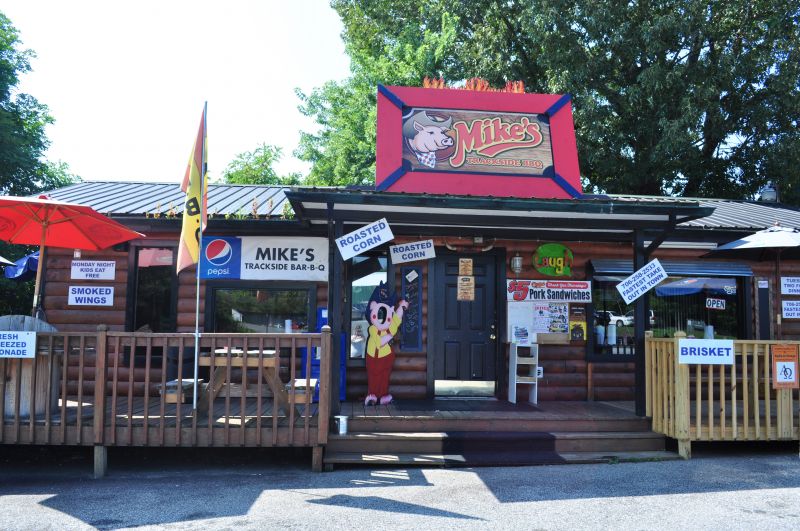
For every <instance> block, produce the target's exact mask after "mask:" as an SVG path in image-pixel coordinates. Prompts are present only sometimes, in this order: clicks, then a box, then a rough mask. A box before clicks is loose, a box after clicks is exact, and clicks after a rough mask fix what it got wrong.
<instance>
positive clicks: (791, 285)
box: [781, 277, 800, 295]
mask: <svg viewBox="0 0 800 531" xmlns="http://www.w3.org/2000/svg"><path fill="white" fill-rule="evenodd" d="M781 295H800V277H781Z"/></svg>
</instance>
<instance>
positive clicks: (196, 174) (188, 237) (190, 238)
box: [178, 107, 208, 273]
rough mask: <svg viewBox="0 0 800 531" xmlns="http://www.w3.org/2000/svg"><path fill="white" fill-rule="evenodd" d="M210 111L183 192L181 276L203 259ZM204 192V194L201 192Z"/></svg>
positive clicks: (184, 178)
mask: <svg viewBox="0 0 800 531" xmlns="http://www.w3.org/2000/svg"><path fill="white" fill-rule="evenodd" d="M206 177H207V175H206V108H205V107H203V116H202V117H201V118H200V129H198V131H197V138H196V139H195V141H194V146H193V147H192V154H191V156H190V157H189V164H188V166H187V167H186V174H185V175H184V176H183V183H182V184H181V190H183V191H184V192H186V202H185V203H184V208H183V228H182V229H181V241H180V244H179V245H178V273H180V272H181V271H182V270H183V269H185V268H187V267H189V266H190V265H192V264H196V263H197V261H198V258H199V255H200V231H202V230H205V228H206V224H207V223H208V216H207V202H208V182H207V179H206ZM201 190H202V191H201Z"/></svg>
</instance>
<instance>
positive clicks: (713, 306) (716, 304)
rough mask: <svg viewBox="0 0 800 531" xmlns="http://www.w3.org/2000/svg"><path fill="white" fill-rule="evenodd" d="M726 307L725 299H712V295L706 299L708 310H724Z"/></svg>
mask: <svg viewBox="0 0 800 531" xmlns="http://www.w3.org/2000/svg"><path fill="white" fill-rule="evenodd" d="M724 309H725V299H712V298H711V297H709V298H707V299H706V310H724Z"/></svg>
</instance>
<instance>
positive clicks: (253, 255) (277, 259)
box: [239, 236, 328, 282]
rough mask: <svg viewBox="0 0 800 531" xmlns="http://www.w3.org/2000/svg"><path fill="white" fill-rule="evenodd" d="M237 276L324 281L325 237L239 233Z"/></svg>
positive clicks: (326, 264) (325, 268)
mask: <svg viewBox="0 0 800 531" xmlns="http://www.w3.org/2000/svg"><path fill="white" fill-rule="evenodd" d="M241 240H242V256H241V262H240V272H239V278H241V279H247V280H309V281H318V282H327V281H328V239H327V238H292V237H266V238H265V237H262V236H243V237H242V238H241Z"/></svg>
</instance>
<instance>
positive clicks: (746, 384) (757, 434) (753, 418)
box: [645, 332, 800, 458]
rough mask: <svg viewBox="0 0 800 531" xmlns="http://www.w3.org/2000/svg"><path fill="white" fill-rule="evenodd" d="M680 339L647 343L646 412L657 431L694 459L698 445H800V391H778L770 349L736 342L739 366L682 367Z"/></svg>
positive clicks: (649, 339)
mask: <svg viewBox="0 0 800 531" xmlns="http://www.w3.org/2000/svg"><path fill="white" fill-rule="evenodd" d="M681 337H685V334H683V333H681V332H678V333H676V337H675V338H666V339H661V338H659V339H656V338H653V337H647V338H646V342H645V345H646V347H645V360H646V362H645V363H646V386H647V395H646V396H647V398H646V412H647V415H648V416H650V417H651V418H652V420H653V431H656V432H658V433H663V434H664V435H667V436H668V437H672V438H674V439H677V440H678V451H679V453H680V454H681V455H682V456H683V457H685V458H689V457H691V443H692V441H757V440H758V441H776V440H797V439H800V430H799V429H798V426H800V417H798V411H797V409H798V407H797V405H798V403H800V401H798V390H797V389H778V390H776V389H773V388H772V360H771V356H770V345H773V344H778V343H779V344H787V343H793V344H798V342H787V341H782V342H775V341H755V340H752V341H751V340H736V341H734V364H733V365H682V364H679V363H678V341H679V340H680V338H681Z"/></svg>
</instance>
